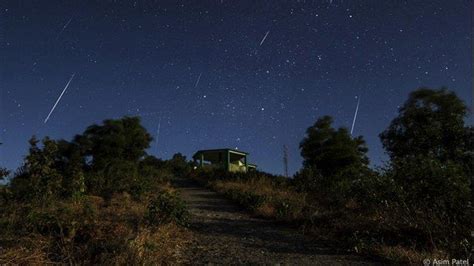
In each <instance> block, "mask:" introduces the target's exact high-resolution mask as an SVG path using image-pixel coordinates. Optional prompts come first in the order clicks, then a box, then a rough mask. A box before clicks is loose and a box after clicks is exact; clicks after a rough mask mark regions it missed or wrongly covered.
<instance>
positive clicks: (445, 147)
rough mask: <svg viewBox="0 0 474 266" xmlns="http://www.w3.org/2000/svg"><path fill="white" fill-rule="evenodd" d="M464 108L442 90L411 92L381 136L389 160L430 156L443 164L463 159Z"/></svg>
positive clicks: (464, 150)
mask: <svg viewBox="0 0 474 266" xmlns="http://www.w3.org/2000/svg"><path fill="white" fill-rule="evenodd" d="M466 114H467V107H466V105H465V104H464V103H463V102H462V101H461V99H459V98H458V97H457V96H456V94H455V93H454V92H451V91H448V90H447V89H445V88H442V89H439V90H432V89H427V88H421V89H418V90H416V91H413V92H412V93H410V96H409V98H408V100H407V101H406V102H405V104H404V105H403V107H402V108H401V109H400V111H399V115H398V117H397V118H395V119H394V120H393V121H392V122H391V124H390V126H389V128H388V129H386V130H385V131H384V132H382V133H381V134H380V139H381V140H382V143H383V146H384V147H385V149H386V150H387V152H388V154H389V155H390V157H391V158H392V159H399V158H407V157H414V156H429V157H433V158H436V159H438V160H440V161H442V162H444V161H446V160H460V159H462V158H463V157H465V153H466V147H467V145H466V144H467V143H466V142H467V141H468V137H467V135H468V134H467V132H466V130H467V128H465V126H464V118H465V116H466Z"/></svg>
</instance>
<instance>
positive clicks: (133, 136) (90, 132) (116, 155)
mask: <svg viewBox="0 0 474 266" xmlns="http://www.w3.org/2000/svg"><path fill="white" fill-rule="evenodd" d="M151 141H152V137H151V136H150V134H149V133H148V132H147V131H146V129H145V128H144V127H143V126H142V125H141V124H140V119H139V118H138V117H124V118H122V119H117V120H105V121H104V122H103V125H92V126H89V127H88V128H87V129H86V131H84V133H83V134H82V135H78V136H76V137H75V141H74V142H75V143H77V144H78V145H79V146H80V147H81V150H82V151H83V152H84V154H85V155H86V156H90V157H91V158H92V161H91V166H92V168H94V169H105V168H107V166H108V165H109V164H110V162H111V161H115V162H116V161H128V162H138V161H139V159H141V158H142V157H143V156H144V155H145V149H147V148H148V147H150V142H151Z"/></svg>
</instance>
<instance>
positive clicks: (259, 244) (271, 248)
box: [174, 179, 376, 265]
mask: <svg viewBox="0 0 474 266" xmlns="http://www.w3.org/2000/svg"><path fill="white" fill-rule="evenodd" d="M174 185H175V186H176V187H177V188H178V190H179V191H180V193H181V196H182V198H183V199H184V200H185V201H186V203H187V205H188V206H189V209H190V212H191V214H192V217H191V221H190V223H191V225H190V227H191V228H190V229H191V231H192V235H193V238H192V240H191V242H190V243H188V245H187V248H185V250H184V251H182V252H183V253H182V254H181V257H182V258H181V262H182V263H186V264H266V265H268V264H271V265H275V264H292V265H315V264H316V265H317V264H321V265H322V264H324V265H334V264H339V265H341V264H343V265H347V264H351V265H353V264H361V265H362V264H364V265H366V264H376V262H373V261H370V260H368V259H366V258H362V257H359V256H356V255H350V254H346V253H345V252H343V251H337V250H335V249H334V248H329V247H328V245H327V244H325V243H318V241H315V240H310V239H308V238H307V237H305V236H303V235H302V234H301V233H300V232H298V231H297V230H295V229H291V228H287V227H285V226H282V225H277V224H275V223H274V222H272V221H269V220H264V219H258V218H254V217H251V216H250V215H249V214H247V213H246V212H245V211H243V210H242V209H241V208H239V207H238V206H237V205H235V204H233V203H232V202H229V201H228V200H226V199H225V198H223V197H222V196H220V195H219V194H217V193H215V192H213V191H211V190H209V189H206V188H203V187H202V186H200V185H199V184H198V183H196V182H194V181H192V180H188V179H179V180H176V181H175V182H174Z"/></svg>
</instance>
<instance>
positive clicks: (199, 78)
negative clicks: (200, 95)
mask: <svg viewBox="0 0 474 266" xmlns="http://www.w3.org/2000/svg"><path fill="white" fill-rule="evenodd" d="M201 76H202V72H201V74H199V77H198V78H197V80H196V84H194V88H196V87H197V85H198V84H199V81H200V80H201Z"/></svg>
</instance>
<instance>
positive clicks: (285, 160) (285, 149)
mask: <svg viewBox="0 0 474 266" xmlns="http://www.w3.org/2000/svg"><path fill="white" fill-rule="evenodd" d="M283 169H284V171H285V177H286V178H289V175H288V147H287V146H286V145H283Z"/></svg>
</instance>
